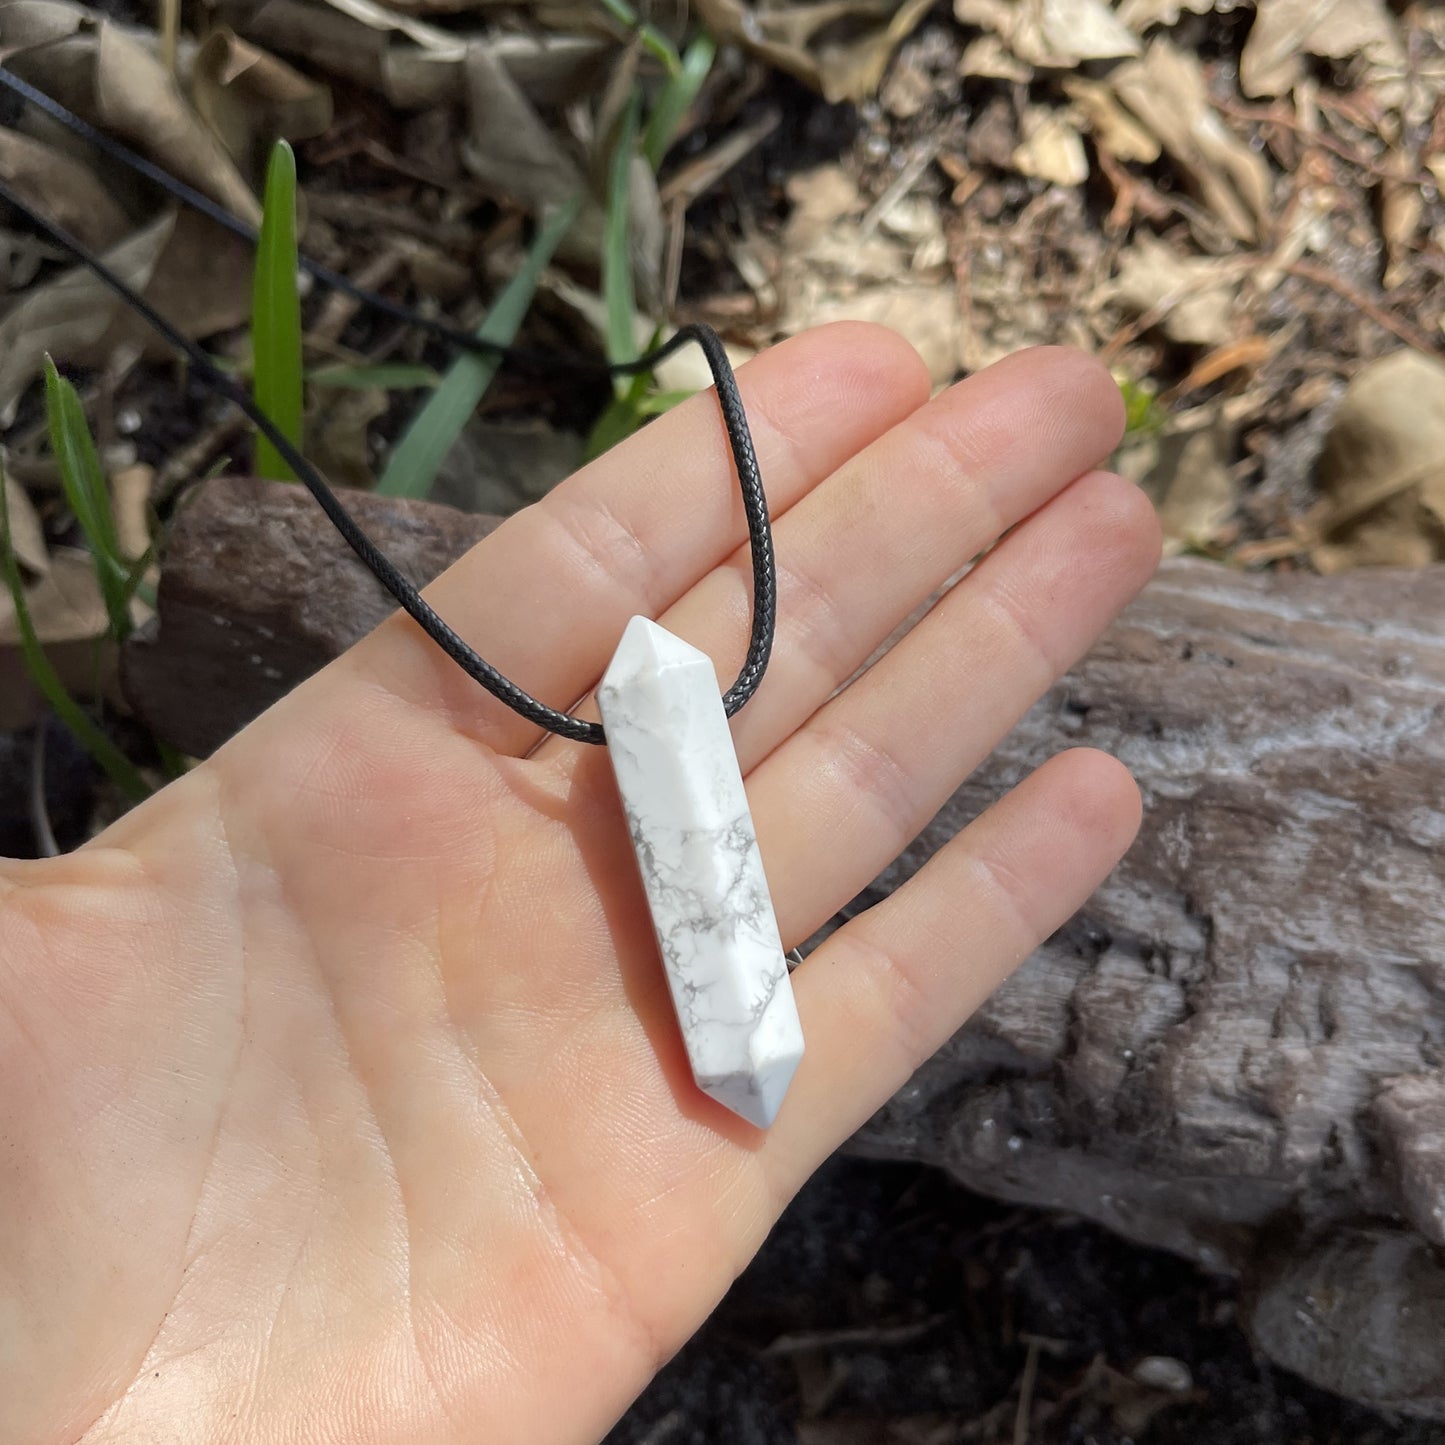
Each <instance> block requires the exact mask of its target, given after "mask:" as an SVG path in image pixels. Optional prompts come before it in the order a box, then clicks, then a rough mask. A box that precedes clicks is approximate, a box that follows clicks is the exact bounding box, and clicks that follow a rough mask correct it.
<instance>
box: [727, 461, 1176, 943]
mask: <svg viewBox="0 0 1445 1445" xmlns="http://www.w3.org/2000/svg"><path fill="white" fill-rule="evenodd" d="M1158 556H1159V531H1158V524H1157V522H1156V520H1155V517H1154V512H1153V508H1152V507H1151V506H1150V504H1149V501H1148V499H1147V498H1146V497H1145V496H1144V495H1143V493H1142V492H1140V490H1139V489H1138V488H1137V487H1135V486H1134V485H1132V484H1131V483H1129V482H1126V481H1124V480H1123V479H1122V478H1119V477H1114V476H1109V475H1107V474H1105V473H1093V474H1091V475H1090V476H1087V477H1083V478H1080V480H1079V481H1077V482H1075V483H1074V484H1073V485H1072V486H1070V487H1069V488H1068V489H1067V490H1066V491H1065V492H1064V493H1063V494H1062V495H1060V496H1059V497H1057V498H1056V499H1055V500H1054V501H1053V502H1051V503H1050V504H1049V505H1047V506H1046V507H1045V508H1044V509H1043V510H1042V511H1040V512H1038V513H1037V514H1035V515H1034V516H1033V517H1031V518H1030V519H1029V520H1028V521H1027V522H1026V523H1024V525H1023V526H1021V527H1019V528H1018V529H1017V530H1016V531H1015V532H1014V533H1012V534H1011V535H1010V536H1009V537H1007V538H1006V539H1005V540H1004V541H1003V542H1002V543H1001V544H1000V546H999V547H997V548H996V549H995V550H994V551H993V552H992V553H991V554H990V555H989V556H988V557H986V558H985V559H984V560H983V562H981V563H980V564H979V566H978V567H977V568H975V569H974V571H973V572H971V573H970V574H969V576H968V577H966V578H965V579H964V580H963V581H962V582H960V583H959V584H958V585H957V586H956V587H955V588H953V590H952V591H951V592H949V593H948V595H947V596H945V597H944V598H943V599H942V600H941V601H940V602H939V603H938V605H937V606H936V607H935V608H934V609H933V611H932V612H930V613H929V614H928V616H927V617H925V618H924V619H923V621H922V622H920V623H919V624H918V626H917V627H915V628H914V629H913V631H912V632H910V633H909V634H908V635H907V636H906V637H905V638H904V639H903V640H902V641H901V642H900V643H899V644H898V645H897V646H896V647H895V648H893V649H892V651H890V652H889V653H887V654H886V655H885V656H884V657H883V658H881V659H880V660H879V661H878V662H877V663H876V664H874V666H873V667H872V668H870V669H869V670H868V671H867V672H866V673H864V674H863V676H862V677H860V678H859V679H858V680H857V681H856V682H855V683H854V684H853V685H852V686H851V687H849V688H847V689H846V690H845V691H844V692H842V693H840V694H839V695H838V696H837V697H836V698H834V699H833V700H832V701H831V702H829V703H828V704H827V705H826V706H825V707H823V708H822V709H820V711H819V712H818V713H817V715H816V716H815V717H814V718H812V719H811V720H810V721H809V722H808V724H807V725H806V726H805V727H803V728H802V729H801V730H799V731H798V732H797V733H795V734H794V735H793V736H792V737H791V738H790V739H789V740H788V742H787V743H785V744H784V745H783V746H782V747H781V748H779V749H777V750H776V751H775V752H774V753H773V754H771V755H770V756H769V757H768V758H767V760H766V761H765V762H764V763H763V764H762V765H761V766H760V767H758V768H757V769H755V770H754V772H753V773H752V775H751V777H750V778H749V780H748V794H749V797H750V798H751V800H752V807H753V815H754V818H755V819H756V821H757V827H758V836H759V841H760V843H761V845H762V849H763V857H764V859H765V861H766V865H767V872H768V881H769V884H770V886H771V889H772V894H773V899H774V902H775V904H776V907H777V910H778V922H779V925H780V927H781V929H782V933H783V937H784V939H785V940H787V941H788V942H789V943H790V944H791V943H796V942H798V941H799V940H801V939H803V938H806V937H807V936H808V935H809V934H811V933H812V932H813V931H814V930H815V929H816V928H817V927H818V926H819V925H820V924H821V923H823V922H824V921H825V920H826V919H827V918H829V917H830V916H831V915H832V914H833V913H834V912H835V911H836V910H837V909H838V908H839V907H841V906H842V905H843V904H844V903H846V902H847V901H848V900H849V899H850V898H852V897H854V896H855V895H856V894H857V893H858V892H859V890H861V889H862V888H864V887H866V886H867V884H868V883H869V882H870V881H871V880H872V879H873V878H874V877H875V876H876V875H877V874H878V873H879V871H880V870H881V869H883V868H884V867H886V866H887V864H888V863H889V862H890V861H891V860H892V859H894V858H895V857H897V855H898V854H899V852H901V851H902V849H903V848H904V847H905V846H906V845H907V844H908V843H909V842H910V841H911V840H912V839H913V838H914V837H915V836H917V834H918V832H919V831H920V830H921V829H922V828H923V826H924V825H925V824H926V823H927V822H928V820H929V819H930V818H931V817H932V816H933V815H934V813H936V812H937V811H938V809H939V808H940V807H941V806H942V805H943V803H944V802H945V801H946V800H947V799H948V797H949V796H950V795H951V794H952V792H953V791H954V789H955V788H956V787H957V786H958V785H959V783H960V782H961V781H962V780H963V778H964V777H966V776H967V775H968V774H969V773H970V772H971V771H972V770H973V769H974V768H975V767H976V766H977V765H978V764H979V763H980V762H981V761H982V760H983V759H984V758H985V757H986V756H987V755H988V754H989V753H990V752H991V751H992V750H993V748H994V747H995V746H997V744H998V743H999V742H1000V741H1001V740H1002V738H1003V737H1004V736H1005V734H1007V732H1008V731H1009V729H1010V728H1012V727H1013V726H1014V724H1015V723H1016V722H1017V721H1018V719H1019V717H1020V716H1022V714H1023V713H1024V712H1025V711H1026V710H1027V709H1028V707H1029V706H1030V705H1031V704H1032V703H1033V702H1034V701H1035V700H1036V699H1037V698H1038V697H1040V696H1041V695H1042V694H1043V693H1044V692H1045V691H1046V690H1047V689H1048V688H1049V687H1050V686H1051V685H1052V684H1053V682H1054V681H1055V679H1056V678H1058V677H1059V676H1060V675H1061V674H1062V673H1063V672H1065V671H1066V670H1067V668H1068V667H1069V665H1070V664H1071V663H1072V662H1073V661H1074V660H1075V659H1076V658H1077V657H1078V656H1079V655H1080V654H1082V653H1083V652H1084V651H1085V650H1086V649H1087V648H1088V647H1089V646H1090V645H1091V643H1092V642H1093V640H1094V639H1095V638H1096V637H1097V636H1098V634H1099V633H1100V632H1101V631H1102V630H1103V629H1104V627H1105V626H1106V625H1107V623H1108V622H1109V620H1110V619H1111V618H1112V617H1113V616H1114V615H1115V613H1117V612H1118V611H1119V610H1120V609H1121V608H1122V607H1123V606H1124V604H1125V603H1126V602H1127V601H1128V600H1129V599H1130V598H1131V597H1132V596H1133V595H1134V594H1135V592H1137V591H1138V590H1139V588H1140V587H1142V586H1143V584H1144V582H1145V581H1146V580H1147V579H1148V577H1149V576H1150V574H1151V573H1152V572H1153V569H1154V566H1155V564H1156V562H1157V561H1158ZM824 846H825V847H826V858H827V866H826V867H824V866H820V863H819V858H820V850H821V849H822V848H823V847H824Z"/></svg>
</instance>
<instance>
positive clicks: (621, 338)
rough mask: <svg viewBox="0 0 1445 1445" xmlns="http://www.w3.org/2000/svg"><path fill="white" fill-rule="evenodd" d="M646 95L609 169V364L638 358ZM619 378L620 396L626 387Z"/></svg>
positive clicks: (631, 107)
mask: <svg viewBox="0 0 1445 1445" xmlns="http://www.w3.org/2000/svg"><path fill="white" fill-rule="evenodd" d="M641 116H642V93H641V91H639V90H637V89H636V88H635V87H634V88H633V91H632V94H631V95H630V96H629V97H628V99H627V106H626V108H625V109H624V110H623V112H622V119H621V121H620V122H619V123H618V127H617V136H616V139H615V140H614V142H613V145H612V156H611V158H610V160H609V161H608V164H607V229H606V232H605V233H604V236H603V243H602V298H603V300H604V301H605V302H606V305H607V359H608V360H609V361H612V362H618V361H631V360H633V359H634V358H635V357H636V355H637V330H636V327H637V304H636V300H635V298H634V296H633V292H632V250H631V246H630V245H629V235H630V221H631V209H632V158H633V156H634V155H635V154H636V152H637V126H638V121H639V120H640V119H641ZM625 380H626V379H625V378H619V379H618V383H617V386H618V392H619V394H621V392H622V391H623V389H624V386H625Z"/></svg>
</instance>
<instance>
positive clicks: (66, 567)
mask: <svg viewBox="0 0 1445 1445" xmlns="http://www.w3.org/2000/svg"><path fill="white" fill-rule="evenodd" d="M11 495H13V493H12V494H11ZM25 600H26V602H27V604H28V606H29V610H30V617H31V620H32V621H33V622H34V623H35V631H36V634H37V635H38V636H39V638H40V641H41V642H42V643H46V644H52V643H64V642H88V641H90V640H92V639H94V638H98V637H104V636H105V635H106V634H107V632H108V631H109V629H110V617H109V614H108V613H107V612H106V610H105V600H104V598H102V597H101V595H100V583H99V582H97V581H96V577H95V563H94V562H93V561H92V559H91V555H90V553H89V552H87V551H86V550H85V548H83V547H57V548H56V549H55V550H54V552H52V553H51V556H50V567H49V569H48V570H47V572H46V575H45V576H44V577H42V578H41V579H40V581H38V582H37V583H36V584H35V585H34V586H33V587H31V588H30V589H29V590H28V591H27V592H26V594H25ZM19 645H20V628H19V624H18V622H17V621H16V617H15V604H14V602H13V601H12V600H11V598H10V594H9V593H8V592H4V591H0V650H4V649H9V648H15V647H18V646H19Z"/></svg>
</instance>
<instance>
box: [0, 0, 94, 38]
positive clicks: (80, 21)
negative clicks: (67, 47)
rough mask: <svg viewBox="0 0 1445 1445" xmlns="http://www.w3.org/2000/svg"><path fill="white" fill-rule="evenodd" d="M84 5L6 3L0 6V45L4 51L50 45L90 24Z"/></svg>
mask: <svg viewBox="0 0 1445 1445" xmlns="http://www.w3.org/2000/svg"><path fill="white" fill-rule="evenodd" d="M94 18H95V17H94V14H93V12H92V11H90V10H89V9H87V8H86V7H85V6H84V5H74V4H71V3H70V0H9V3H8V4H6V5H3V6H0V44H3V45H4V46H5V48H6V49H7V50H28V49H29V48H30V47H31V46H34V45H51V44H53V43H54V42H55V41H57V40H63V39H64V38H65V37H66V36H67V35H74V34H75V33H76V31H77V30H80V29H81V28H82V27H83V26H85V25H87V24H88V23H89V22H90V21H91V20H93V19H94Z"/></svg>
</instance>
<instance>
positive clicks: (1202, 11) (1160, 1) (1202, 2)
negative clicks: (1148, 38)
mask: <svg viewBox="0 0 1445 1445" xmlns="http://www.w3.org/2000/svg"><path fill="white" fill-rule="evenodd" d="M1217 7H1218V0H1121V3H1120V5H1119V22H1120V24H1122V25H1127V26H1128V27H1129V29H1130V30H1132V31H1133V32H1134V34H1135V35H1142V34H1143V33H1144V32H1145V31H1146V30H1148V29H1150V28H1151V27H1152V26H1155V25H1177V24H1178V23H1179V17H1180V16H1181V15H1182V14H1185V13H1186V12H1187V13H1189V14H1191V15H1208V14H1209V13H1210V12H1211V11H1212V10H1214V9H1216V8H1217Z"/></svg>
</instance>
